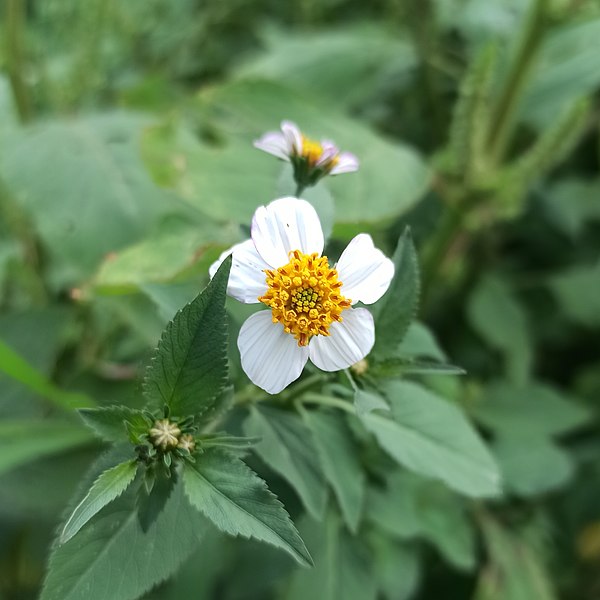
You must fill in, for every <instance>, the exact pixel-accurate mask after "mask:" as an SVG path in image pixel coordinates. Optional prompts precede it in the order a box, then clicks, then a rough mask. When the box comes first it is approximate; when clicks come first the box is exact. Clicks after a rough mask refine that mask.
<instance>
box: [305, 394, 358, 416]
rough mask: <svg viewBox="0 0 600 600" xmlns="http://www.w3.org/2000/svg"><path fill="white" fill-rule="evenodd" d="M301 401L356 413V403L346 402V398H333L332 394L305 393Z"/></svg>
mask: <svg viewBox="0 0 600 600" xmlns="http://www.w3.org/2000/svg"><path fill="white" fill-rule="evenodd" d="M300 402H302V403H303V404H320V405H321V406H331V407H333V408H339V409H340V410H344V411H346V412H347V413H350V414H356V411H355V410H354V405H352V404H350V403H349V402H345V401H344V400H340V399H339V398H333V397H331V396H324V395H323V394H315V393H314V392H309V393H308V394H304V396H302V398H300Z"/></svg>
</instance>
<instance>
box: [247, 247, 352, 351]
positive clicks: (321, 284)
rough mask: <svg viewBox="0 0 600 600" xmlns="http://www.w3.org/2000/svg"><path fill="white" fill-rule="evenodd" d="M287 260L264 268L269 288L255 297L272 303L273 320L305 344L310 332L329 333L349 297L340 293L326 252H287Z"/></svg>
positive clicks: (310, 335) (345, 306) (300, 344)
mask: <svg viewBox="0 0 600 600" xmlns="http://www.w3.org/2000/svg"><path fill="white" fill-rule="evenodd" d="M289 256H290V262H289V263H288V264H287V265H285V266H284V267H279V268H278V269H274V270H271V269H265V274H266V276H267V277H266V281H267V285H268V287H269V289H268V290H267V293H266V294H265V295H264V296H260V297H259V298H258V299H259V300H260V301H261V302H263V303H264V304H266V305H267V306H269V307H271V312H272V315H273V323H281V324H282V325H283V330H284V331H285V332H286V333H291V334H292V335H293V336H294V337H295V338H296V339H297V340H298V346H306V345H307V344H308V342H309V341H310V338H311V337H312V336H313V335H329V326H330V325H331V324H332V323H333V322H334V321H338V322H341V321H342V317H341V314H342V311H344V310H346V309H347V308H350V304H351V302H350V300H349V299H347V298H344V296H342V295H341V294H340V288H341V287H342V282H341V281H338V274H337V271H336V270H335V269H332V268H330V267H329V262H328V261H327V257H326V256H321V257H320V256H319V255H318V254H317V253H316V252H315V253H313V254H303V253H302V252H300V251H299V250H294V251H293V252H290V255H289Z"/></svg>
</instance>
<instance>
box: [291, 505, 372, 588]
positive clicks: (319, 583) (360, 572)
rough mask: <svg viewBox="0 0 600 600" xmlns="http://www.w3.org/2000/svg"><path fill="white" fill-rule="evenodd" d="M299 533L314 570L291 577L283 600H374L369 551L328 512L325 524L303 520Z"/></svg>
mask: <svg viewBox="0 0 600 600" xmlns="http://www.w3.org/2000/svg"><path fill="white" fill-rule="evenodd" d="M300 530H301V532H302V535H303V536H305V537H306V541H307V544H308V547H309V548H310V549H311V552H312V553H313V554H314V558H315V567H314V569H311V570H310V571H306V570H302V571H301V570H298V571H296V573H294V575H293V577H292V580H291V584H290V588H289V591H288V593H287V594H286V596H285V599H286V600H306V599H307V598H318V599H319V600H340V599H342V598H343V599H344V600H375V597H376V595H377V582H376V580H375V578H374V576H373V569H372V559H371V556H370V549H369V548H368V547H367V546H366V544H365V543H364V541H363V540H362V539H361V538H360V537H354V536H351V535H350V534H349V533H348V532H347V531H346V530H344V528H343V527H342V526H341V523H340V518H339V516H338V515H336V514H335V513H333V512H331V513H329V514H328V515H327V517H326V519H325V520H324V521H313V520H312V519H310V520H309V519H305V520H304V522H303V523H302V525H301V527H300Z"/></svg>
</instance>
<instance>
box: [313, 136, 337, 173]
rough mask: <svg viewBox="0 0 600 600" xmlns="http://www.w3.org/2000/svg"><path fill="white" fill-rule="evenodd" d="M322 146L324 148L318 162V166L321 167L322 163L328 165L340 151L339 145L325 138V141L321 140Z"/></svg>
mask: <svg viewBox="0 0 600 600" xmlns="http://www.w3.org/2000/svg"><path fill="white" fill-rule="evenodd" d="M321 148H323V152H322V154H321V156H319V159H318V160H317V162H316V166H317V167H320V166H321V165H326V164H327V163H328V162H330V161H331V160H332V159H333V158H335V156H336V155H337V154H338V153H339V150H338V148H337V146H336V145H335V144H334V143H333V142H330V141H325V140H324V141H323V142H321Z"/></svg>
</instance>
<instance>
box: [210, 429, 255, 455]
mask: <svg viewBox="0 0 600 600" xmlns="http://www.w3.org/2000/svg"><path fill="white" fill-rule="evenodd" d="M259 442H260V438H258V437H243V436H242V437H240V436H235V435H227V434H224V433H223V434H218V433H217V434H212V435H203V436H202V437H201V439H200V445H201V447H202V448H211V447H214V446H219V447H220V448H227V449H229V450H237V451H238V452H239V451H240V450H242V451H243V450H248V449H250V448H252V447H253V446H256V444H258V443H259Z"/></svg>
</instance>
